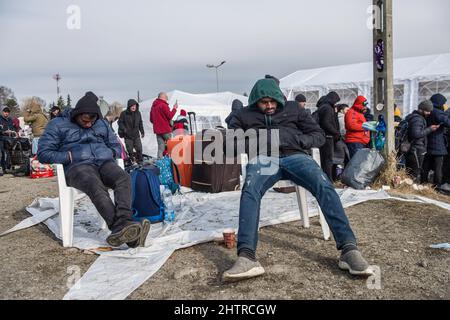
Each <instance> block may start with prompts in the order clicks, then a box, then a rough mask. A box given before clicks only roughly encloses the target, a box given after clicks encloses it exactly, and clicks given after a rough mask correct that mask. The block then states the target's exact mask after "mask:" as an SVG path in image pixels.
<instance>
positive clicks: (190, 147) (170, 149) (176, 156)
mask: <svg viewBox="0 0 450 320" xmlns="http://www.w3.org/2000/svg"><path fill="white" fill-rule="evenodd" d="M188 115H189V127H190V135H187V136H176V137H174V138H171V139H169V140H168V141H167V153H168V154H169V155H170V157H171V158H172V161H173V162H174V165H176V166H177V168H176V169H178V172H179V175H180V180H181V181H179V180H178V177H177V175H174V177H175V182H176V183H178V184H180V185H182V186H184V187H188V188H190V187H191V180H192V166H193V163H194V143H195V136H194V134H195V132H194V131H193V122H192V119H191V118H193V119H194V124H195V128H196V130H197V121H196V116H195V112H189V113H188ZM174 172H175V168H174Z"/></svg>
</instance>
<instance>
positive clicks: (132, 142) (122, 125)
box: [118, 99, 145, 163]
mask: <svg viewBox="0 0 450 320" xmlns="http://www.w3.org/2000/svg"><path fill="white" fill-rule="evenodd" d="M118 133H119V137H121V138H124V139H125V146H126V148H127V152H128V155H129V156H130V158H131V160H132V161H136V162H137V163H142V142H141V138H142V139H143V138H144V135H145V132H144V125H143V124H142V116H141V113H140V112H139V103H138V102H137V101H136V100H134V99H130V100H128V103H127V110H125V111H124V112H122V113H121V114H120V118H119V131H118ZM134 150H136V156H134Z"/></svg>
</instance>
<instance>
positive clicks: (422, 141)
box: [405, 100, 439, 183]
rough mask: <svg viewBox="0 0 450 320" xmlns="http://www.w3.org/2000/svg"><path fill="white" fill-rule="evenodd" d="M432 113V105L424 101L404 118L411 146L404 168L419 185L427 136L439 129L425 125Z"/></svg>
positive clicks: (435, 126) (436, 126)
mask: <svg viewBox="0 0 450 320" xmlns="http://www.w3.org/2000/svg"><path fill="white" fill-rule="evenodd" d="M432 111H433V104H432V103H431V101H429V100H426V101H423V102H421V103H420V104H419V107H418V110H415V111H414V112H413V113H411V114H410V115H408V116H407V117H406V119H405V120H406V121H407V122H408V133H407V134H408V141H409V143H410V144H411V147H410V150H409V151H408V153H407V154H406V168H407V169H408V171H409V173H410V174H412V175H413V176H414V178H415V182H417V183H421V180H422V167H423V160H424V157H425V155H426V153H427V146H428V135H429V134H431V133H432V132H434V131H436V130H437V129H439V125H431V126H428V125H427V120H426V119H427V118H428V117H429V116H430V114H431V112H432Z"/></svg>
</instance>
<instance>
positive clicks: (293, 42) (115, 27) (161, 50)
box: [0, 0, 450, 103]
mask: <svg viewBox="0 0 450 320" xmlns="http://www.w3.org/2000/svg"><path fill="white" fill-rule="evenodd" d="M371 3H372V1H371V0H344V1H336V0H315V1H312V0H279V1H268V0H164V1H143V0H142V1H141V0H130V1H117V0H40V1H33V0H19V1H17V0H0V41H1V42H0V43H1V48H0V85H6V86H8V87H10V88H11V89H13V91H14V93H15V95H16V97H17V98H19V100H20V99H22V98H24V97H26V96H31V95H38V96H41V97H42V98H44V99H45V100H46V101H47V102H51V101H53V100H55V97H56V84H55V81H54V80H53V79H52V75H53V74H55V73H57V72H59V73H60V74H61V75H62V81H61V91H62V94H63V95H64V97H66V96H67V94H68V93H70V94H71V96H72V99H73V100H74V101H75V100H77V99H78V98H80V97H81V96H82V94H83V93H84V92H85V91H88V90H92V91H94V92H96V93H97V94H98V95H103V96H105V99H106V100H107V101H108V102H112V101H114V100H118V101H120V102H122V103H124V102H125V101H126V99H128V98H130V97H135V96H136V91H137V90H138V89H139V90H140V92H141V98H144V99H147V98H152V97H154V96H155V94H157V93H158V92H159V91H171V90H173V89H179V90H184V91H188V92H193V93H206V92H214V91H215V90H216V80H215V79H216V78H215V72H214V71H213V70H212V69H207V68H206V64H212V63H216V64H217V63H219V62H220V61H222V60H226V61H227V63H226V64H225V65H224V66H222V67H221V68H220V69H219V70H220V77H219V79H220V90H221V91H233V92H236V93H241V94H242V93H243V92H249V91H250V90H251V87H252V85H253V84H254V82H255V80H257V79H258V78H261V77H263V76H264V74H267V73H270V74H273V75H276V76H278V77H280V78H281V77H283V76H286V75H288V74H290V73H292V72H294V71H296V70H299V69H305V68H315V67H322V66H330V65H338V64H347V63H355V62H364V61H369V60H370V59H371V42H372V31H371V30H369V29H368V28H367V26H366V25H367V20H368V18H369V14H368V13H367V8H368V6H369V5H370V4H371ZM70 5H78V6H79V8H80V9H81V29H80V30H69V29H68V28H67V20H68V18H69V16H70V14H68V13H67V12H66V11H67V8H68V7H69V6H70ZM449 12H450V1H448V0H428V1H423V0H394V19H395V20H394V42H395V45H394V54H395V57H409V56H417V55H427V54H435V53H444V52H450V40H449V36H450V23H449V20H448V14H449Z"/></svg>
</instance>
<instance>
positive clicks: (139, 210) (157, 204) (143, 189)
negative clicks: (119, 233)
mask: <svg viewBox="0 0 450 320" xmlns="http://www.w3.org/2000/svg"><path fill="white" fill-rule="evenodd" d="M158 175H159V170H158V168H156V167H154V166H148V167H144V168H138V169H135V170H133V171H132V172H131V192H132V197H131V206H132V208H133V219H134V220H136V221H140V220H142V218H146V219H148V220H150V222H151V223H157V222H162V221H164V203H163V201H162V199H161V193H160V189H159V186H160V184H159V178H158Z"/></svg>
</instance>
